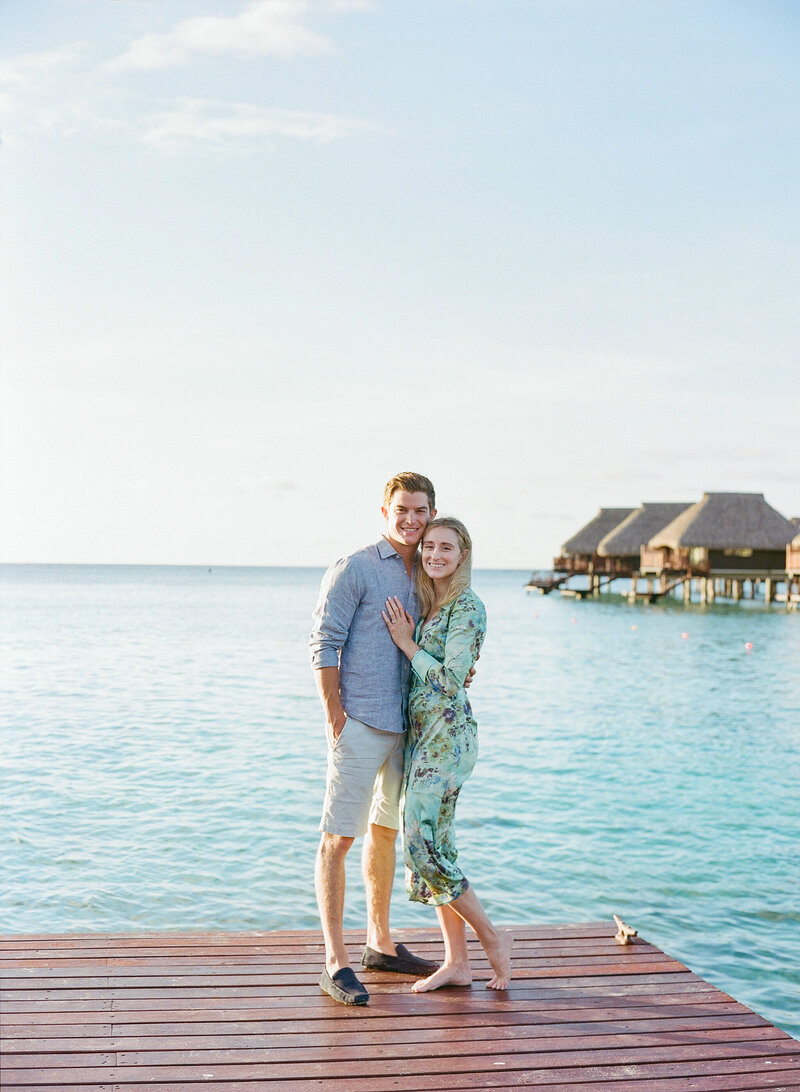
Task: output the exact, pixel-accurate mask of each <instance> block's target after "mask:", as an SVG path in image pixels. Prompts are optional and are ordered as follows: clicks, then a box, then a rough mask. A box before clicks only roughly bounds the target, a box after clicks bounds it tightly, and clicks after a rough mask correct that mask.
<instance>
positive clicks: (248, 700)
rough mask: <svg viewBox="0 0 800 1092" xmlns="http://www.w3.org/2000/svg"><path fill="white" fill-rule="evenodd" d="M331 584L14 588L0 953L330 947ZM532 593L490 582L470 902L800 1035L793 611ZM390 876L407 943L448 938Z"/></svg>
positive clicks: (74, 583) (349, 914)
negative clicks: (325, 942) (325, 917)
mask: <svg viewBox="0 0 800 1092" xmlns="http://www.w3.org/2000/svg"><path fill="white" fill-rule="evenodd" d="M320 576H321V571H319V570H313V569H269V568H251V569H248V568H215V569H213V570H212V569H207V568H182V567H176V568H173V567H156V566H153V567H150V566H147V567H137V566H120V567H117V566H4V567H2V568H0V593H1V596H2V598H1V600H0V602H1V603H2V622H3V626H2V647H1V648H0V653H1V654H2V692H3V693H2V697H3V709H4V710H5V714H4V720H5V726H4V729H3V733H2V755H3V758H2V768H3V782H4V785H3V799H2V805H0V806H2V811H3V816H2V818H3V822H2V858H3V875H2V890H1V891H0V931H2V932H12V933H13V932H19V933H39V932H48V933H49V932H67V931H70V932H72V931H80V930H145V929H147V930H153V929H167V928H169V929H281V928H315V927H316V926H317V925H318V922H317V917H316V910H315V904H314V895H313V887H312V871H313V858H314V852H315V848H316V844H317V839H318V835H317V831H316V828H317V822H318V818H319V808H320V803H321V798H322V791H323V781H324V772H325V747H324V742H323V740H324V736H323V725H322V718H321V713H320V708H319V704H318V701H317V697H316V691H315V688H314V683H313V679H312V675H311V672H310V670H309V667H308V661H307V653H306V638H307V634H308V630H309V625H310V614H311V611H312V609H313V606H314V602H315V599H316V593H317V588H318V585H319V579H320ZM526 576H527V574H526V573H520V572H480V573H478V574H477V575H476V578H475V588H476V590H477V592H478V593H479V594H480V595H481V596H482V597H483V599H484V601H485V603H486V606H487V610H488V615H489V632H488V636H487V640H486V644H485V646H484V652H483V655H482V656H481V660H480V664H479V672H478V676H477V679H476V681H475V684H474V686H473V689H472V699H473V705H474V708H475V711H476V715H477V718H478V722H479V725H480V740H481V743H480V746H481V757H480V759H479V762H478V767H477V770H476V772H475V774H474V776H473V778H472V779H471V781H470V782H469V783H468V785H467V787H466V788H465V789H464V791H463V793H462V796H461V800H460V802H459V816H458V829H459V846H460V852H461V859H462V860H463V862H464V864H465V871H466V872H467V874H468V875H469V876H470V878H471V879H472V881H473V883H474V884H475V887H476V890H477V892H478V894H479V895H480V897H481V898H482V899H483V901H484V902H485V904H486V905H487V908H488V910H489V912H490V913H491V915H492V916H493V917H496V918H497V919H498V920H500V921H506V922H529V923H534V922H569V921H573V922H577V921H590V920H597V919H602V918H608V919H610V918H611V915H612V914H613V913H618V914H620V915H622V917H623V918H624V919H625V920H626V921H627V922H628V923H629V924H631V925H633V926H634V927H636V928H638V929H639V932H640V934H642V935H643V936H644V937H646V938H647V939H648V940H651V941H653V942H654V943H656V944H658V945H660V946H661V947H662V948H664V949H666V950H667V951H668V952H670V953H671V954H672V955H675V956H677V957H678V958H679V959H682V960H683V961H685V962H686V963H687V964H688V965H689V966H690V967H691V968H692V969H693V970H695V971H697V972H698V973H699V974H701V975H703V976H704V977H706V978H708V979H709V980H710V981H711V982H713V983H715V984H716V985H717V986H719V987H721V988H722V989H724V990H726V991H728V992H730V993H732V994H733V995H734V996H736V997H737V998H738V999H739V1000H741V1001H744V1002H745V1003H746V1004H748V1005H750V1006H752V1007H753V1008H755V1009H756V1010H757V1011H758V1012H761V1013H762V1014H763V1015H765V1016H767V1017H768V1018H769V1019H770V1020H772V1021H773V1022H775V1023H776V1024H778V1025H779V1026H782V1027H784V1028H785V1029H787V1030H788V1031H791V1032H793V1033H794V1034H796V1035H797V1034H799V1033H800V1001H798V993H799V987H800V870H799V865H798V856H799V854H798V850H799V848H800V792H799V791H798V773H799V772H800V763H799V762H798V757H799V755H800V692H799V690H798V676H799V675H800V671H799V668H800V616H798V615H796V614H795V615H787V614H786V613H785V612H784V611H783V610H782V609H780V608H772V609H767V608H764V607H763V606H759V605H753V604H750V603H747V604H742V605H740V606H739V607H738V608H733V607H724V606H714V607H710V608H706V609H703V608H701V607H699V606H698V607H690V608H688V609H685V608H683V607H682V606H679V605H677V604H671V603H668V604H665V605H660V606H649V607H645V606H637V607H629V606H628V605H627V604H626V603H624V602H623V601H621V600H620V599H617V598H607V599H603V600H602V601H600V602H595V601H587V602H582V603H575V602H573V601H569V600H565V599H563V598H561V597H559V596H558V595H551V596H549V597H546V598H540V597H539V596H532V595H528V594H526V592H525V591H524V589H523V584H524V582H525V578H526ZM747 644H750V645H752V648H751V649H749V650H748V649H747V648H746V645H747ZM351 858H352V860H351V862H350V872H349V876H350V880H351V882H350V890H349V894H348V900H347V908H346V924H347V925H348V926H353V927H358V926H361V925H362V924H363V922H364V905H363V899H362V894H361V883H360V878H359V875H358V860H357V855H356V852H354V853H353V854H351ZM397 879H398V882H397V885H396V888H395V897H394V902H393V919H394V922H395V924H396V925H397V926H429V925H432V924H433V914H432V912H430V911H429V910H428V909H427V908H425V907H419V906H416V905H414V904H411V903H409V902H408V901H407V900H406V897H405V892H404V890H403V886H402V876H401V874H400V871H399V870H398V878H397Z"/></svg>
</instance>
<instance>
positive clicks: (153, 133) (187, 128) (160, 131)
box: [139, 99, 379, 155]
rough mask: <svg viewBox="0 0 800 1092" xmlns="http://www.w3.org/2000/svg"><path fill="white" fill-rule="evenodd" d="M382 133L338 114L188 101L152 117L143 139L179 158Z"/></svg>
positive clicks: (200, 100) (367, 124)
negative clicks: (276, 143) (196, 152)
mask: <svg viewBox="0 0 800 1092" xmlns="http://www.w3.org/2000/svg"><path fill="white" fill-rule="evenodd" d="M378 129H379V126H377V125H375V124H373V123H372V122H368V121H363V120H360V119H358V118H347V117H340V116H338V115H336V114H323V113H314V112H311V111H306V110H280V109H277V108H272V107H263V106H253V105H252V104H250V103H227V102H210V101H208V100H205V99H185V100H183V101H181V102H180V103H178V105H177V106H176V107H175V108H174V109H170V110H165V111H163V112H162V113H160V114H154V115H151V117H150V118H149V119H148V120H147V123H146V124H145V125H144V128H143V131H142V133H141V135H140V137H139V139H140V140H141V141H142V143H144V144H145V145H147V147H149V148H151V149H152V150H153V151H156V152H160V153H162V154H164V155H175V154H179V153H182V152H186V151H189V150H191V149H193V148H199V147H201V146H203V147H205V148H207V149H211V150H213V149H215V148H216V149H222V148H224V149H225V151H226V152H230V151H231V150H239V151H251V150H253V149H255V148H264V147H270V146H271V145H272V142H273V141H274V140H275V139H277V138H284V139H294V140H310V141H313V142H315V143H318V144H327V143H330V142H331V141H333V140H339V139H341V138H343V137H348V136H352V135H354V134H355V133H358V132H364V131H369V130H372V131H375V130H378Z"/></svg>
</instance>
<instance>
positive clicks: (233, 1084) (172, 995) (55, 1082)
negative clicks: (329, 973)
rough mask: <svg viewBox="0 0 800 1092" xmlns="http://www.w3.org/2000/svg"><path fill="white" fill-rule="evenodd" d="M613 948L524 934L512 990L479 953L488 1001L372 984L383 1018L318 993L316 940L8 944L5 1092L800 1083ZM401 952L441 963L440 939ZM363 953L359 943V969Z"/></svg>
mask: <svg viewBox="0 0 800 1092" xmlns="http://www.w3.org/2000/svg"><path fill="white" fill-rule="evenodd" d="M614 931H615V927H614V925H613V924H611V923H605V922H601V923H589V924H588V925H580V926H541V927H539V926H536V927H531V926H517V927H515V934H516V938H517V940H516V946H515V949H514V953H513V968H514V980H513V981H512V985H511V988H510V989H509V990H508V991H506V992H504V993H493V992H492V991H489V990H486V989H485V980H486V979H488V977H489V975H490V970H489V967H488V964H487V962H486V960H485V959H484V958H483V955H482V953H481V951H480V949H479V948H478V946H477V944H476V943H475V942H474V941H473V942H471V953H472V955H473V956H474V965H475V971H476V982H475V984H474V985H473V988H472V989H466V990H464V989H461V990H449V991H448V990H441V991H437V992H435V993H432V994H423V995H415V994H412V993H411V992H410V985H411V982H412V981H413V979H411V978H406V977H401V976H396V975H388V974H385V973H384V974H379V973H374V972H363V978H364V981H365V982H366V984H367V985H368V988H369V989H370V992H371V995H372V998H371V1003H370V1005H369V1006H368V1007H366V1008H363V1009H355V1010H354V1009H350V1008H347V1007H345V1006H340V1005H337V1004H335V1002H333V1001H331V999H330V998H328V997H327V996H326V995H323V994H322V993H321V991H320V990H319V986H318V984H317V979H318V976H319V971H320V969H321V961H322V953H323V948H322V940H321V936H320V935H319V934H318V933H310V932H303V931H298V930H293V931H288V932H283V933H276V934H266V933H237V934H221V933H206V934H176V933H170V934H158V935H156V936H152V935H146V934H141V935H131V934H104V935H98V936H81V935H79V934H71V935H69V936H67V937H43V936H31V937H3V938H0V952H2V966H3V968H4V972H3V982H2V985H3V991H2V997H3V999H4V1003H3V1016H2V1022H3V1039H4V1055H3V1081H2V1087H3V1089H10V1090H13V1089H19V1090H23V1089H24V1090H26V1092H36V1089H39V1088H41V1089H42V1090H44V1089H47V1090H48V1092H52V1090H53V1089H58V1090H63V1092H68V1090H69V1089H74V1090H76V1092H77V1090H78V1089H81V1090H82V1092H90V1090H91V1092H105V1090H108V1092H139V1089H144V1088H148V1089H149V1090H151V1092H152V1090H156V1092H158V1089H159V1088H161V1089H163V1090H164V1092H166V1090H167V1089H169V1090H170V1092H180V1089H181V1088H182V1087H183V1088H187V1089H191V1088H196V1087H199V1086H200V1085H211V1086H213V1088H214V1089H215V1090H216V1092H226V1090H231V1092H233V1090H234V1089H236V1090H239V1092H245V1090H249V1092H254V1090H255V1089H259V1090H260V1089H264V1088H273V1087H274V1088H279V1089H282V1090H283V1092H296V1090H298V1089H301V1088H302V1089H310V1088H312V1087H313V1088H322V1089H323V1090H324V1089H326V1088H327V1089H330V1090H331V1092H333V1090H334V1089H336V1092H340V1090H345V1092H347V1090H350V1092H359V1090H361V1089H363V1090H364V1092H382V1090H388V1089H402V1090H403V1092H409V1090H411V1089H420V1090H423V1089H438V1088H441V1089H445V1088H453V1089H457V1088H469V1089H480V1088H502V1087H509V1088H510V1087H522V1086H531V1087H536V1086H538V1087H541V1088H547V1089H548V1090H549V1092H557V1090H558V1089H564V1090H567V1089H571V1090H572V1092H581V1090H584V1092H587V1090H588V1089H593V1090H594V1089H596V1088H597V1087H598V1086H599V1084H601V1083H602V1084H605V1083H606V1082H608V1083H609V1084H610V1085H612V1087H613V1088H614V1089H616V1092H656V1090H658V1092H679V1090H680V1092H691V1090H696V1092H715V1090H716V1092H727V1090H728V1089H730V1090H733V1089H745V1088H751V1089H757V1088H762V1087H763V1088H781V1087H783V1086H784V1085H785V1086H786V1087H787V1088H788V1087H791V1082H797V1081H798V1080H800V1069H798V1066H799V1065H800V1043H798V1042H797V1041H796V1040H794V1039H792V1038H791V1037H790V1036H788V1035H786V1034H785V1033H784V1032H782V1031H780V1030H778V1029H777V1028H774V1027H773V1026H772V1025H771V1024H769V1022H768V1021H766V1020H764V1019H763V1018H762V1017H760V1016H758V1015H756V1014H754V1013H752V1012H751V1011H750V1010H749V1009H747V1008H746V1006H744V1005H741V1004H739V1003H738V1002H736V1001H735V1000H734V999H732V998H730V997H729V996H727V995H726V994H724V993H722V992H721V991H719V990H717V989H715V988H714V987H713V986H711V985H710V984H709V983H707V982H704V981H703V980H702V979H700V978H698V977H697V976H696V975H694V974H693V973H692V972H691V971H690V970H689V969H688V968H686V967H685V966H684V965H683V964H681V963H679V962H678V961H677V960H675V959H673V958H671V957H670V956H668V955H665V954H664V953H663V952H661V951H660V950H659V949H658V948H656V947H655V946H653V945H651V944H648V943H646V942H645V941H643V940H641V939H638V938H637V941H636V942H635V943H634V944H633V945H631V946H629V947H627V948H621V947H620V946H619V945H617V944H615V943H614V941H613V933H614ZM404 939H405V940H406V941H407V942H408V943H409V945H410V946H413V948H414V949H415V950H417V951H420V953H421V954H422V953H424V954H427V955H430V956H433V957H437V956H439V955H440V953H441V942H440V939H439V938H438V935H437V934H436V932H435V931H432V930H420V931H408V935H407V936H406V937H405V938H404ZM362 940H363V937H362V935H361V934H359V933H357V932H355V931H353V932H351V933H350V934H348V944H349V946H350V948H351V952H352V955H353V957H354V964H356V965H357V958H358V955H359V954H360V946H361V942H362ZM748 1081H749V1082H750V1083H749V1084H748V1083H746V1082H748ZM787 1082H788V1083H787ZM795 1087H800V1085H798V1084H795Z"/></svg>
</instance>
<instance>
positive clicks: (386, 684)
mask: <svg viewBox="0 0 800 1092" xmlns="http://www.w3.org/2000/svg"><path fill="white" fill-rule="evenodd" d="M435 504H436V496H435V493H434V488H433V485H432V483H431V482H430V480H429V479H428V478H426V477H424V476H423V475H422V474H414V473H411V472H404V473H402V474H397V475H395V477H393V478H392V479H391V480H390V481H389V482H387V484H386V488H385V489H384V495H383V506H382V507H381V514H382V516H383V518H384V521H385V523H386V530H385V533H384V535H383V536H382V537H381V538H380V539H378V541H377V542H375V543H373V544H372V545H370V546H366V547H365V548H364V549H363V550H358V551H356V553H354V554H350V556H349V557H345V558H342V559H341V560H340V561H337V562H336V563H335V564H334V565H332V566H331V568H330V569H329V570H328V571H327V573H326V574H325V577H324V579H323V581H322V587H321V589H320V598H319V602H318V604H317V609H316V611H315V612H314V627H313V629H312V632H311V641H310V648H311V664H312V667H313V668H314V669H315V673H316V682H317V689H318V691H319V695H320V698H321V700H322V705H323V709H324V711H325V720H326V734H327V738H328V776H327V784H326V791H325V803H324V806H323V813H322V821H321V823H320V830H321V831H322V838H321V840H320V845H319V850H318V852H317V860H316V869H315V877H314V878H315V885H316V892H317V904H318V906H319V914H320V919H321V922H322V932H323V935H324V937H325V969H324V970H323V972H322V977H321V978H320V983H319V984H320V987H321V988H322V989H323V990H324V991H325V992H326V993H328V994H330V996H331V997H333V998H334V1000H336V1001H339V1002H341V1003H342V1004H344V1005H366V1004H367V1002H368V1001H369V993H368V992H367V990H366V989H365V988H364V986H363V985H362V983H361V982H360V981H359V980H358V978H357V977H356V974H355V972H354V971H353V969H352V967H351V966H350V958H349V956H348V953H347V949H346V948H345V944H344V937H343V933H342V920H343V915H344V891H345V857H346V855H347V852H348V850H349V849H350V847H351V846H352V844H353V841H354V839H355V838H357V837H358V836H359V835H362V834H363V835H364V849H363V858H362V868H363V875H364V884H365V887H366V892H367V944H366V947H365V948H364V952H363V955H362V959H361V962H362V964H363V965H364V966H365V967H368V968H372V969H375V970H382V971H395V972H397V973H398V974H411V975H418V976H419V975H422V976H426V977H427V975H429V974H431V973H432V972H433V971H434V970H436V968H437V966H438V964H437V963H433V962H431V961H430V960H427V959H420V958H418V957H416V956H413V955H412V954H411V953H410V952H409V951H408V949H407V948H405V946H404V945H402V944H398V945H395V944H394V943H393V942H392V938H391V935H390V931H389V901H390V898H391V893H392V882H393V880H394V870H395V840H396V838H397V831H398V827H399V825H400V816H399V804H400V790H401V787H402V778H403V752H404V749H405V727H406V712H407V693H408V678H409V671H410V665H409V663H408V660H407V658H406V657H405V656H404V655H403V654H402V653H401V652H400V651H399V649H398V648H397V647H396V646H395V644H394V642H393V641H392V639H391V637H390V636H389V632H388V630H387V628H386V625H385V624H384V621H383V618H382V617H381V612H382V611H383V610H384V607H385V603H386V600H387V599H388V598H389V596H397V597H398V599H400V601H401V602H402V603H403V605H404V606H405V607H406V609H407V610H408V612H409V613H410V614H412V615H413V616H414V617H416V616H417V615H418V613H419V612H418V609H417V603H416V598H415V595H414V583H413V579H412V570H413V566H414V556H415V554H416V550H417V545H418V543H419V541H420V539H421V538H422V534H423V532H424V530H425V528H426V526H427V525H428V522H429V520H431V519H433V517H434V516H435V515H436V507H435Z"/></svg>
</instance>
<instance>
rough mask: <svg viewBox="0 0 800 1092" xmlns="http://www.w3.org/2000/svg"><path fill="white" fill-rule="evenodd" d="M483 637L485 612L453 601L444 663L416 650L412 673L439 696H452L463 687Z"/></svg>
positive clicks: (422, 651)
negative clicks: (436, 691) (426, 683)
mask: <svg viewBox="0 0 800 1092" xmlns="http://www.w3.org/2000/svg"><path fill="white" fill-rule="evenodd" d="M485 634H486V613H485V611H484V610H483V605H482V604H481V606H480V609H478V607H477V605H474V604H472V603H470V604H462V603H461V601H460V600H456V602H455V603H454V604H453V608H452V612H451V614H450V620H449V622H448V627H447V637H446V639H445V649H444V661H443V662H442V661H439V660H437V659H436V658H435V657H434V656H431V654H430V653H429V652H426V651H425V650H424V649H422V648H421V649H419V651H418V652H416V653H415V654H414V658H413V659H412V661H411V670H412V671H413V672H414V674H415V675H416V676H417V677H418V678H420V679H423V680H427V682H428V683H429V684H430V685H431V686H432V687H433V689H434V690H438V691H439V693H440V694H447V695H449V696H451V697H452V696H454V695H455V694H457V693H458V691H459V690H460V689H461V687H462V686H463V685H464V680H465V679H466V677H467V675H468V674H469V671H470V668H471V667H472V666H473V664H474V663H475V661H476V660H477V658H478V653H479V652H480V650H481V645H482V644H483V638H484V636H485Z"/></svg>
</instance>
